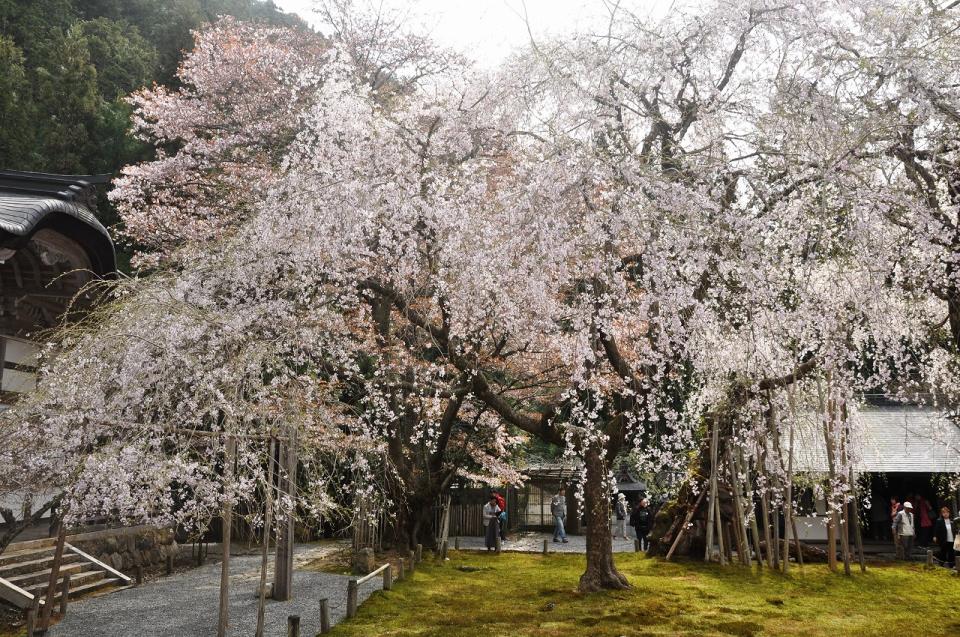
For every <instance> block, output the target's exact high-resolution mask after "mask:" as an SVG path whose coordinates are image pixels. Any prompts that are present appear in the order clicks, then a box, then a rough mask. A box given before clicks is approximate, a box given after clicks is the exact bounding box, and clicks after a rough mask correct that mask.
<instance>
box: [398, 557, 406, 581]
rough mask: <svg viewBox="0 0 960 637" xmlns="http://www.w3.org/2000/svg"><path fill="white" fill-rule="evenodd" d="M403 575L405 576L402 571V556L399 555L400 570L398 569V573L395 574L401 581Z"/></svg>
mask: <svg viewBox="0 0 960 637" xmlns="http://www.w3.org/2000/svg"><path fill="white" fill-rule="evenodd" d="M405 577H406V574H405V573H404V572H403V558H402V557H401V558H400V570H399V572H398V574H397V579H398V580H399V581H403V579H404V578H405Z"/></svg>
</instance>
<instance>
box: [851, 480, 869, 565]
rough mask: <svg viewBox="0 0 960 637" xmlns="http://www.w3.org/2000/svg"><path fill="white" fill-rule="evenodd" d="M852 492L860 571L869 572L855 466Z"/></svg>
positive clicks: (854, 533) (854, 537)
mask: <svg viewBox="0 0 960 637" xmlns="http://www.w3.org/2000/svg"><path fill="white" fill-rule="evenodd" d="M850 492H851V493H852V495H853V500H852V501H851V503H850V506H851V508H852V509H853V539H854V541H855V542H856V546H857V560H858V561H859V562H860V572H861V573H866V572H867V562H866V560H865V559H864V557H863V535H862V534H861V531H860V516H859V515H858V513H857V501H858V500H857V481H856V479H855V478H854V474H853V467H850Z"/></svg>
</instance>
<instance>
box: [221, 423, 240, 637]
mask: <svg viewBox="0 0 960 637" xmlns="http://www.w3.org/2000/svg"><path fill="white" fill-rule="evenodd" d="M236 455H237V441H236V439H235V438H233V437H232V436H228V437H227V453H226V458H225V460H224V465H225V466H224V472H223V473H224V484H226V485H227V487H226V491H227V493H226V496H227V499H226V501H225V502H224V503H223V542H222V543H221V547H222V549H223V562H222V563H221V565H220V613H219V617H218V619H217V637H226V635H227V628H228V627H229V625H230V536H231V534H232V532H233V528H232V524H233V463H234V461H235V458H236Z"/></svg>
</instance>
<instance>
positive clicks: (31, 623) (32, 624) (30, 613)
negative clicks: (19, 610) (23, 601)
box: [26, 591, 40, 637]
mask: <svg viewBox="0 0 960 637" xmlns="http://www.w3.org/2000/svg"><path fill="white" fill-rule="evenodd" d="M38 592H39V591H38ZM39 617H40V595H34V596H33V601H32V602H31V603H30V608H28V609H27V621H26V624H27V637H33V634H34V632H36V629H37V619H38V618H39Z"/></svg>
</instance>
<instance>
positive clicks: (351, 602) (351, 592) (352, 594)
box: [347, 579, 359, 618]
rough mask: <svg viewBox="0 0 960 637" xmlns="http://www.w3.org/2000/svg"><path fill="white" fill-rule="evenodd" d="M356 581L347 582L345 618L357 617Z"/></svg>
mask: <svg viewBox="0 0 960 637" xmlns="http://www.w3.org/2000/svg"><path fill="white" fill-rule="evenodd" d="M358 588H359V587H358V586H357V580H355V579H352V580H350V581H349V582H347V617H348V618H353V617H356V615H357V597H358V590H357V589H358Z"/></svg>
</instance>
